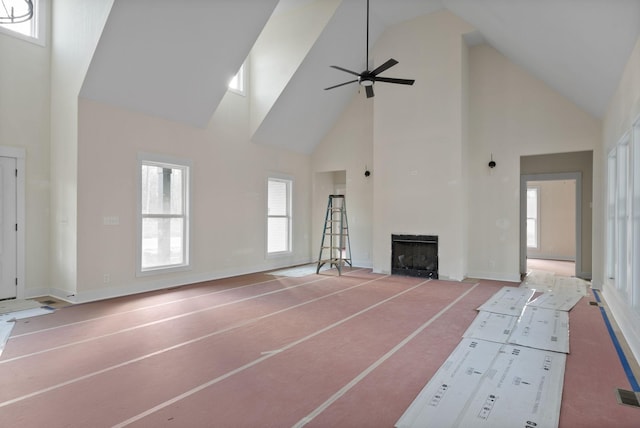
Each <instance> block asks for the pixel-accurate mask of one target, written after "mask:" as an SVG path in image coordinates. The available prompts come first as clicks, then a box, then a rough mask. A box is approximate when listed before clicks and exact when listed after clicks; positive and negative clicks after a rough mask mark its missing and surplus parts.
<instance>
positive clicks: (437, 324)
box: [0, 269, 640, 428]
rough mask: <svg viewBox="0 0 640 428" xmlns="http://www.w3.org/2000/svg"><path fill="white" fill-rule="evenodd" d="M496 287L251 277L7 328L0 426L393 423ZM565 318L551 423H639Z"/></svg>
mask: <svg viewBox="0 0 640 428" xmlns="http://www.w3.org/2000/svg"><path fill="white" fill-rule="evenodd" d="M504 285H511V286H516V285H517V284H514V283H504V282H497V281H479V282H478V283H475V284H474V283H467V282H462V283H460V282H447V281H438V280H424V279H419V278H409V277H401V276H386V275H376V274H372V273H371V272H370V271H369V270H366V269H352V270H351V271H350V272H348V273H346V274H344V275H342V276H340V277H338V276H336V275H335V272H327V273H325V274H321V275H309V276H306V277H302V278H286V277H274V276H272V275H268V274H253V275H245V276H240V277H235V278H229V279H225V280H219V281H211V282H207V283H202V284H195V285H193V286H185V287H180V288H177V289H173V290H167V291H162V292H154V293H146V294H143V295H138V296H132V297H127V298H119V299H113V300H109V301H102V302H96V303H91V304H83V305H75V306H69V307H65V308H62V309H59V310H58V311H56V312H55V313H53V314H51V315H46V316H41V317H35V318H30V319H25V320H20V321H18V322H17V324H16V326H15V328H14V330H13V333H12V337H11V338H10V339H9V341H8V343H7V346H6V348H5V350H4V352H3V354H2V356H1V358H0V376H1V378H2V388H0V426H3V427H4V426H8V427H41V426H47V427H89V426H90V427H102V426H141V427H158V426H173V427H234V428H236V427H288V426H296V425H298V426H301V425H303V424H306V426H310V427H338V426H339V427H392V426H393V425H394V423H395V422H396V421H397V420H398V418H399V417H400V416H401V415H402V413H403V412H404V411H405V410H406V408H407V407H408V406H409V405H410V404H411V402H412V401H413V399H414V398H415V397H416V395H417V394H418V393H419V391H420V390H421V389H422V388H423V387H424V385H425V384H426V383H427V382H428V380H429V379H430V377H431V376H432V375H433V373H435V371H436V370H437V369H438V368H439V367H440V365H441V364H442V363H443V362H444V361H445V359H446V358H447V356H448V355H449V354H450V353H451V351H452V350H453V349H454V348H455V347H456V345H457V344H458V342H459V341H460V339H461V335H462V334H463V332H464V331H465V330H466V328H467V327H468V325H469V324H470V323H471V321H472V320H473V319H474V318H475V316H476V308H477V307H478V306H479V305H480V304H482V303H484V302H485V301H486V300H487V299H488V298H489V297H491V296H492V295H493V294H494V293H495V292H496V291H497V290H498V289H500V288H501V287H502V286H504ZM589 300H592V298H591V297H586V298H583V299H582V300H581V301H580V302H579V304H578V305H577V306H576V307H575V308H574V309H573V310H572V311H571V313H570V341H571V343H570V346H571V350H572V352H571V354H570V355H569V357H568V359H567V367H566V373H565V384H564V391H563V399H562V407H561V413H560V426H561V427H568V428H572V427H587V428H588V427H610V426H615V427H621V428H626V427H634V426H636V427H637V426H640V410H638V409H635V408H631V407H626V406H621V405H618V404H617V402H616V399H615V395H614V388H616V387H620V388H627V389H628V388H629V384H628V382H627V379H626V377H625V374H624V371H623V370H622V367H621V365H620V362H619V360H618V357H617V354H616V352H615V349H614V347H613V345H612V343H611V339H610V337H609V335H608V332H607V330H606V328H605V325H604V323H603V320H602V316H601V314H600V311H599V310H598V307H597V306H591V305H589Z"/></svg>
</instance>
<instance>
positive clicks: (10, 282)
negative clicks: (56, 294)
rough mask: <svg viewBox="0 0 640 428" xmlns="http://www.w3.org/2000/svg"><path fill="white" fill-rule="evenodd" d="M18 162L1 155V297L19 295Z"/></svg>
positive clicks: (6, 297) (11, 297)
mask: <svg viewBox="0 0 640 428" xmlns="http://www.w3.org/2000/svg"><path fill="white" fill-rule="evenodd" d="M16 167H17V162H16V159H15V158H10V157H4V156H0V299H14V298H16V297H17V295H18V292H17V268H18V266H17V263H18V260H17V258H16V252H17V251H16V250H17V236H16V232H17V230H16V228H17V210H16V203H17V190H18V188H17V177H16Z"/></svg>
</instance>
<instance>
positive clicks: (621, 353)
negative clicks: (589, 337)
mask: <svg viewBox="0 0 640 428" xmlns="http://www.w3.org/2000/svg"><path fill="white" fill-rule="evenodd" d="M593 295H594V296H595V298H596V301H597V302H598V303H600V302H601V300H600V296H599V294H598V291H597V290H593ZM599 307H600V313H601V314H602V318H603V319H604V324H605V325H606V327H607V331H608V332H609V336H611V341H612V342H613V346H614V347H615V348H616V352H617V353H618V358H620V363H621V364H622V368H623V369H624V372H625V374H626V375H627V379H628V380H629V385H631V388H632V389H633V390H634V391H636V392H640V385H638V381H637V380H636V377H635V376H634V374H633V370H632V369H631V366H630V365H629V361H628V360H627V356H626V355H625V354H624V350H623V349H622V347H621V346H620V342H619V341H618V337H617V336H616V333H615V331H614V330H613V327H612V326H611V322H610V321H609V317H608V316H607V312H606V310H605V309H604V307H602V306H599ZM614 318H615V316H614ZM623 334H624V333H623Z"/></svg>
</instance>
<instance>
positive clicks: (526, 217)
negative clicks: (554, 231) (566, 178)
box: [525, 185, 540, 249]
mask: <svg viewBox="0 0 640 428" xmlns="http://www.w3.org/2000/svg"><path fill="white" fill-rule="evenodd" d="M526 190H527V193H529V190H535V192H536V218H535V223H536V245H535V246H532V245H529V242H528V240H527V243H526V246H527V248H534V249H539V248H540V186H531V185H527V189H526ZM525 201H526V205H527V211H528V205H529V198H525ZM529 219H530V217H529V216H528V215H527V216H525V222H527V223H528V221H529ZM528 234H529V227H528V226H527V235H528Z"/></svg>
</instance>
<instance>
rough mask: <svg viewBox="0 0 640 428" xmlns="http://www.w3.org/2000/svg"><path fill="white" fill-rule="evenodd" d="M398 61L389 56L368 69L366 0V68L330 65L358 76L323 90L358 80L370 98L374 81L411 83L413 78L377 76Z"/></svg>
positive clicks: (400, 83) (372, 94)
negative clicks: (354, 69)
mask: <svg viewBox="0 0 640 428" xmlns="http://www.w3.org/2000/svg"><path fill="white" fill-rule="evenodd" d="M397 63H398V61H396V60H395V59H393V58H391V59H388V60H387V61H386V62H385V63H384V64H382V65H381V66H379V67H378V68H376V69H375V70H373V71H371V70H369V0H367V46H366V56H365V64H367V69H366V70H364V71H363V72H361V73H357V72H355V71H352V70H348V69H346V68H343V67H338V66H337V65H332V66H331V68H335V69H336V70H340V71H344V72H345V73H349V74H353V75H354V76H358V78H357V79H354V80H349V81H348V82H344V83H339V84H337V85H334V86H330V87H328V88H324V89H325V91H326V90H329V89H334V88H338V87H340V86H344V85H348V84H350V83H355V82H358V84H359V85H360V86H364V88H365V92H366V94H367V98H371V97H373V96H374V93H373V85H374V84H375V82H384V83H395V84H399V85H413V83H414V82H415V80H413V79H397V78H395V77H381V76H378V75H379V74H380V73H382V72H383V71H385V70H387V69H389V68H391V67H393V66H394V65H396V64H397Z"/></svg>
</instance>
